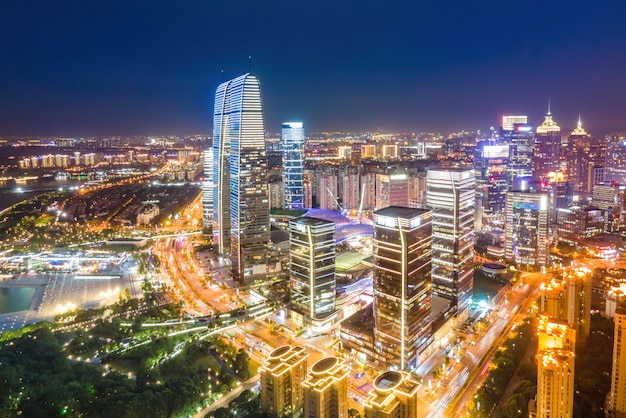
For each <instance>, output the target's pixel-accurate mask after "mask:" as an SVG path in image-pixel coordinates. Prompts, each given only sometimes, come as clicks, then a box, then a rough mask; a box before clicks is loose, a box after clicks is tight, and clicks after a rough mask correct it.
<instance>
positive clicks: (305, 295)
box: [289, 217, 336, 325]
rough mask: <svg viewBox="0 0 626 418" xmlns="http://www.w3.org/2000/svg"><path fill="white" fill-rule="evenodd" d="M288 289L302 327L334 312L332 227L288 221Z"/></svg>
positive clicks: (320, 222)
mask: <svg viewBox="0 0 626 418" xmlns="http://www.w3.org/2000/svg"><path fill="white" fill-rule="evenodd" d="M289 243H290V251H289V254H290V264H289V287H290V290H291V303H292V307H293V309H294V311H296V312H297V313H298V314H300V315H301V316H302V317H303V318H302V325H305V324H309V323H313V325H315V323H316V322H317V321H319V320H323V319H324V318H326V317H328V316H329V315H331V314H332V313H334V312H335V285H336V282H335V224H334V223H333V222H331V221H326V220H323V219H316V218H307V217H303V218H296V219H292V220H290V221H289Z"/></svg>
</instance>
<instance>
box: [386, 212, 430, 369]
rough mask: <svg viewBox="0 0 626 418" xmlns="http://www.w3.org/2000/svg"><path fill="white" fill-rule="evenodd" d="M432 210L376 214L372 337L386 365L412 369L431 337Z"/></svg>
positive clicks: (389, 367)
mask: <svg viewBox="0 0 626 418" xmlns="http://www.w3.org/2000/svg"><path fill="white" fill-rule="evenodd" d="M431 219H432V214H431V212H430V210H426V209H410V208H404V207H399V206H390V207H388V208H384V209H380V210H377V211H375V212H374V340H375V349H376V352H377V353H378V354H379V358H381V359H382V360H383V361H384V362H385V363H386V364H385V365H386V368H388V369H396V370H412V369H413V368H415V367H417V365H418V364H419V357H420V354H421V353H422V352H423V351H424V350H425V349H426V347H427V346H428V344H429V343H430V342H431V341H432V335H431V321H430V305H431V303H430V301H431V299H430V284H431V255H432V253H431V242H432V239H431V234H432V232H431Z"/></svg>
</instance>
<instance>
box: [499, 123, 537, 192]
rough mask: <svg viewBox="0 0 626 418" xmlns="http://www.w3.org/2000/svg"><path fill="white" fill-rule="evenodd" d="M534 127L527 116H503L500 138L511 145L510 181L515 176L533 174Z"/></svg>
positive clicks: (505, 143)
mask: <svg viewBox="0 0 626 418" xmlns="http://www.w3.org/2000/svg"><path fill="white" fill-rule="evenodd" d="M534 137H535V135H534V134H533V128H532V126H531V125H529V124H528V118H527V117H526V116H503V117H502V126H501V128H500V139H501V140H502V142H503V144H504V145H508V146H509V166H508V172H509V173H508V174H509V182H510V183H512V182H513V179H514V178H515V177H529V176H531V175H532V169H533V166H532V163H533V143H534Z"/></svg>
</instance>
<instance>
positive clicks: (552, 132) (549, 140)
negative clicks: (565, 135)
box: [533, 104, 561, 181]
mask: <svg viewBox="0 0 626 418" xmlns="http://www.w3.org/2000/svg"><path fill="white" fill-rule="evenodd" d="M533 153H534V157H533V177H535V178H536V179H539V180H542V181H545V180H547V179H548V173H556V172H557V171H559V170H560V158H561V128H560V127H559V125H557V124H556V122H555V121H554V120H553V119H552V113H551V112H550V105H549V104H548V114H547V115H546V116H545V120H544V121H543V123H542V124H541V125H539V126H537V129H536V132H535V146H534V152H533Z"/></svg>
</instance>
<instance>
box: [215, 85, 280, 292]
mask: <svg viewBox="0 0 626 418" xmlns="http://www.w3.org/2000/svg"><path fill="white" fill-rule="evenodd" d="M267 182H268V174H267V158H266V155H265V130H264V127H263V109H262V107H261V90H260V85H259V80H258V79H257V77H256V76H254V75H252V74H244V75H242V76H240V77H237V78H234V79H232V80H229V81H226V82H225V83H222V84H220V85H219V86H218V88H217V91H216V93H215V111H214V116H213V187H214V189H213V221H214V223H215V225H216V230H215V232H214V237H215V239H216V242H217V245H218V251H219V253H220V254H221V255H223V256H226V257H230V260H231V266H232V268H231V270H232V273H233V276H234V277H235V278H236V279H237V280H239V281H241V282H244V283H251V282H252V281H253V280H254V279H257V278H261V279H262V278H265V275H266V271H267V262H266V250H267V244H268V243H269V237H270V223H269V197H268V186H267Z"/></svg>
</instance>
